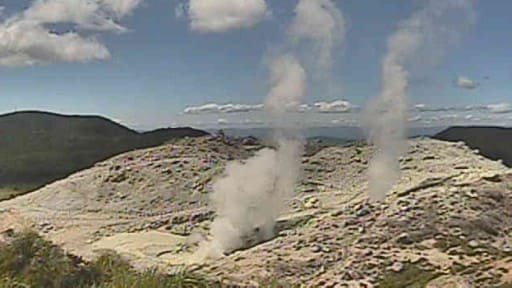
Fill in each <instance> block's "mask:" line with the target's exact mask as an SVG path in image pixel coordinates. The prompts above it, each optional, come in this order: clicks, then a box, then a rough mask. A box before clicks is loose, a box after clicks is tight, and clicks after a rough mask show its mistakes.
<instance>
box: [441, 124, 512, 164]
mask: <svg viewBox="0 0 512 288" xmlns="http://www.w3.org/2000/svg"><path fill="white" fill-rule="evenodd" d="M433 138H435V139H439V140H445V141H463V142H465V143H466V145H468V146H469V147H471V148H473V149H478V150H479V151H480V154H482V155H483V156H485V157H487V158H490V159H493V160H498V159H501V160H502V161H503V164H505V165H507V166H508V167H512V128H503V127H483V126H482V127H450V128H448V129H446V130H444V131H442V132H440V133H438V134H436V135H435V136H434V137H433Z"/></svg>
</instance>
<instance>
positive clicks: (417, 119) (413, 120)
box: [407, 115, 422, 123]
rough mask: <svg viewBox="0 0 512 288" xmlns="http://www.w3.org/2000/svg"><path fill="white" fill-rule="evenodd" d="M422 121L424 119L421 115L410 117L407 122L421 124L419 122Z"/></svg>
mask: <svg viewBox="0 0 512 288" xmlns="http://www.w3.org/2000/svg"><path fill="white" fill-rule="evenodd" d="M421 119H422V117H421V115H415V116H412V117H409V119H407V122H409V123H412V122H419V121H421Z"/></svg>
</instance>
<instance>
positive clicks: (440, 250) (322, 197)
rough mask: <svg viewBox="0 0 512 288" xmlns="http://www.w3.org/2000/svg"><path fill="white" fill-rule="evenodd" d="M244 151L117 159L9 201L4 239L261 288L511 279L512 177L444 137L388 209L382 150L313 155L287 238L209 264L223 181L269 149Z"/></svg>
mask: <svg viewBox="0 0 512 288" xmlns="http://www.w3.org/2000/svg"><path fill="white" fill-rule="evenodd" d="M242 142H243V141H239V142H237V141H226V140H223V139H219V138H209V137H205V138H198V139H187V140H183V141H179V142H177V143H174V144H169V145H164V146H160V147H156V148H152V149H146V150H139V151H133V152H130V153H126V154H123V155H120V156H117V157H114V158H112V159H109V160H107V161H105V162H102V163H98V164H97V165H96V166H94V167H93V168H91V169H87V170H84V171H82V172H79V173H76V174H74V175H71V176H70V177H68V178H66V179H63V180H61V181H57V182H55V183H53V184H50V185H48V186H46V187H44V188H42V189H40V190H38V191H36V192H33V193H31V194H28V195H25V196H22V197H19V198H15V199H13V200H9V201H6V202H0V217H5V218H3V219H8V220H3V221H2V222H1V223H0V230H3V231H5V230H6V229H9V228H10V227H13V228H16V227H19V226H20V225H22V224H21V222H23V223H24V224H23V225H26V226H31V227H37V229H40V228H42V229H43V230H42V231H43V232H44V235H45V236H46V237H48V238H49V239H51V240H53V241H55V242H57V243H59V244H63V246H64V247H65V248H67V249H68V250H71V251H72V252H73V253H77V254H79V255H82V256H84V257H94V256H95V255H97V253H98V252H99V251H101V250H103V249H114V250H116V251H117V252H119V253H121V254H123V255H126V256H128V257H129V259H130V260H131V261H132V262H133V263H134V265H136V266H137V267H141V268H144V267H151V266H153V265H159V266H160V267H163V268H164V269H165V268H166V267H167V268H168V269H169V270H172V265H177V264H188V265H193V264H194V263H196V264H200V265H195V266H193V267H195V268H194V269H196V270H199V271H201V272H205V273H208V274H210V275H212V276H225V277H226V278H229V279H233V280H234V281H235V282H236V283H239V284H248V285H249V284H254V283H257V282H258V281H257V280H258V278H260V277H267V276H268V277H273V278H276V279H279V280H282V281H285V282H287V283H289V284H302V285H305V287H322V286H324V287H362V285H366V287H375V286H376V285H377V284H378V282H379V281H380V280H381V278H382V277H384V276H385V275H388V274H389V273H397V274H400V273H402V272H403V273H406V272H407V271H408V269H410V267H411V266H414V267H416V268H419V269H422V270H421V271H432V273H433V274H432V275H435V276H438V277H436V278H437V279H432V281H431V282H430V284H429V285H430V286H428V287H441V286H439V285H444V284H439V283H447V284H446V285H459V283H462V282H461V281H462V280H461V279H463V280H464V281H466V282H464V283H469V284H468V285H472V286H467V287H494V286H495V285H497V284H499V282H500V281H501V279H508V278H511V277H510V275H509V274H510V273H508V274H507V273H506V272H503V271H504V270H503V267H510V265H509V264H508V263H509V262H506V261H505V260H506V259H509V258H510V257H512V254H511V249H510V247H511V245H510V241H511V240H512V238H511V237H512V234H511V233H512V171H510V170H509V169H507V168H506V167H504V166H503V165H502V164H501V163H500V162H497V161H491V160H488V159H485V158H483V157H482V156H480V155H478V154H476V153H475V152H474V151H473V150H471V149H469V148H467V147H466V146H464V145H463V144H460V143H448V142H442V141H437V140H431V139H414V140H410V141H409V152H408V153H407V154H406V155H405V156H404V157H402V159H401V161H400V165H401V168H402V175H401V178H400V180H399V181H398V183H397V185H395V187H393V189H392V191H391V192H390V194H389V195H388V197H387V198H386V200H385V201H384V202H382V203H368V202H367V201H366V199H367V195H366V191H367V180H366V169H367V165H368V162H369V160H370V157H371V154H372V152H373V148H372V147H368V146H366V145H363V144H353V145H349V146H346V147H341V146H332V147H326V148H323V149H321V150H319V151H317V152H316V153H311V155H309V156H305V157H304V158H303V161H302V168H303V169H302V170H303V173H302V176H301V181H300V183H299V185H298V186H297V187H296V197H294V199H291V201H290V202H289V209H288V211H286V212H285V213H283V216H282V217H281V218H280V220H279V222H278V223H277V225H276V227H277V228H276V237H275V238H273V239H270V240H269V241H266V242H264V243H260V244H257V245H255V246H253V247H251V248H248V249H244V250H240V251H236V252H234V253H232V254H231V255H227V256H224V257H221V258H220V259H217V260H215V261H206V262H203V261H201V260H200V258H199V257H197V254H196V252H197V251H198V249H199V247H200V246H201V245H200V243H201V241H203V240H204V239H206V238H207V237H208V230H209V226H210V224H211V221H212V219H213V218H214V217H215V213H214V211H212V208H211V207H210V204H209V199H208V194H209V193H210V192H211V185H212V182H213V181H214V180H215V179H216V177H217V176H219V175H221V174H222V172H223V169H224V167H225V165H226V163H227V162H228V161H231V160H243V159H246V158H247V157H249V156H250V155H252V153H254V151H256V150H257V148H258V147H256V148H255V147H254V145H255V143H254V141H246V142H247V143H245V144H246V145H243V144H244V143H242ZM259 148H261V147H259ZM0 232H2V231H0ZM166 242H169V245H168V247H166V245H165V243H166ZM475 243H477V244H475ZM197 262H199V263H197ZM507 265H508V266H507ZM484 268H485V269H484ZM500 268H502V269H500ZM484 270H485V271H486V272H485V273H479V272H482V271H484ZM462 275H463V276H462ZM461 277H462V278H461ZM507 277H508V278H507ZM503 281H505V280H503ZM452 283H454V284H452ZM319 285H320V286H319ZM436 285H437V286H436ZM446 287H451V286H446ZM453 287H459V286H453ZM460 287H465V286H460Z"/></svg>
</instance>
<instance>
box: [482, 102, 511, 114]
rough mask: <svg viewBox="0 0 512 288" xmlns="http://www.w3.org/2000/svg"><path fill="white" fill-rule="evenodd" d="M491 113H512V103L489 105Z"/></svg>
mask: <svg viewBox="0 0 512 288" xmlns="http://www.w3.org/2000/svg"><path fill="white" fill-rule="evenodd" d="M487 109H488V110H489V111H490V112H491V113H512V103H498V104H491V105H487Z"/></svg>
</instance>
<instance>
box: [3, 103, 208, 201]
mask: <svg viewBox="0 0 512 288" xmlns="http://www.w3.org/2000/svg"><path fill="white" fill-rule="evenodd" d="M0 135H1V137H0V188H4V189H5V188H12V187H17V188H18V190H20V191H18V192H25V191H27V190H30V189H33V188H37V187H40V186H42V185H44V184H47V183H50V182H52V181H54V180H56V179H59V178H62V177H65V176H67V175H69V174H71V173H73V172H76V171H78V170H81V169H84V168H87V167H89V166H91V165H93V164H94V163H96V162H98V161H101V160H104V159H107V158H109V157H111V156H113V155H116V154H119V153H123V152H127V151H130V150H134V149H140V148H146V147H151V146H156V145H160V144H163V143H164V142H166V141H169V140H171V139H174V138H181V137H184V136H191V137H196V136H204V135H206V133H205V132H203V131H199V130H194V129H191V128H179V129H160V130H157V131H154V132H147V133H138V132H136V131H133V130H131V129H128V128H126V127H124V126H122V125H120V124H117V123H115V122H113V121H111V120H109V119H106V118H103V117H99V116H65V115H59V114H54V113H47V112H38V111H26V112H16V113H10V114H5V115H1V116H0ZM1 198H2V195H1V192H0V199H1Z"/></svg>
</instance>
